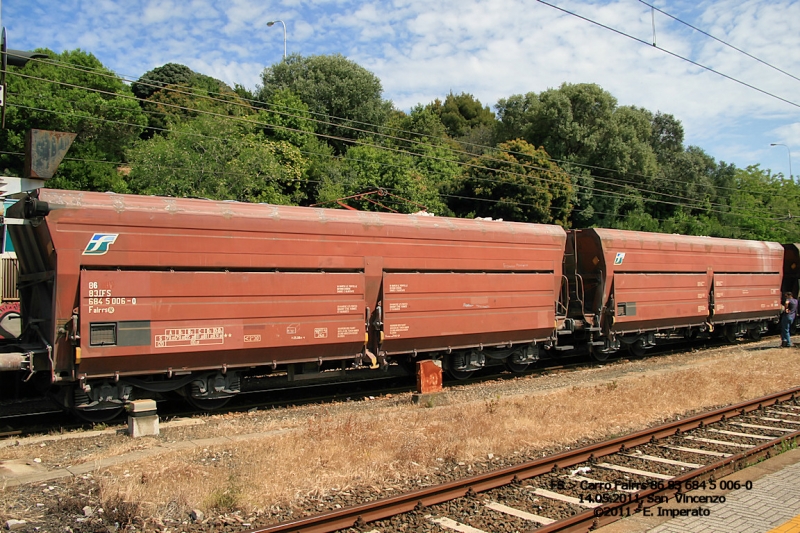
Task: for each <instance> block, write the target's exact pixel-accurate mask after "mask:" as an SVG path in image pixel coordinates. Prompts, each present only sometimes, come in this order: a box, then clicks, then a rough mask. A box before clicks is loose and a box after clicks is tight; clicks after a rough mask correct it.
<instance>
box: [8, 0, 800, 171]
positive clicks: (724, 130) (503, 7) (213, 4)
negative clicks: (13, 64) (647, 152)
mask: <svg viewBox="0 0 800 533" xmlns="http://www.w3.org/2000/svg"><path fill="white" fill-rule="evenodd" d="M0 2H2V3H1V4H0V8H1V9H2V24H3V25H4V26H5V27H6V28H7V30H8V36H9V46H10V47H11V48H16V49H33V48H36V47H47V48H50V49H52V50H55V51H57V52H61V51H63V50H72V49H75V48H81V49H83V50H86V51H89V52H92V53H93V54H95V55H96V56H97V57H98V58H99V59H100V60H101V61H102V62H103V64H104V65H105V66H107V67H108V68H110V69H112V70H113V71H115V72H116V73H117V74H119V75H122V76H126V77H130V78H137V77H139V76H140V75H142V74H143V73H145V72H146V71H148V70H150V69H152V68H154V67H157V66H160V65H163V64H164V63H169V62H175V63H182V64H184V65H187V66H189V67H190V68H192V69H194V70H195V71H197V72H201V73H203V74H207V75H210V76H213V77H216V78H219V79H221V80H223V81H225V82H227V83H229V84H231V85H233V84H234V83H240V84H242V85H244V86H246V87H249V88H254V87H255V86H256V84H258V82H259V79H260V73H261V71H262V70H263V69H264V67H266V66H269V65H271V64H274V63H276V62H278V61H280V60H281V58H282V55H283V28H282V26H281V25H280V24H276V25H275V26H273V27H267V26H266V23H267V22H268V21H270V20H275V19H281V20H283V21H285V23H286V27H287V41H288V42H287V48H288V51H289V53H293V52H297V53H300V54H303V55H311V54H334V53H340V54H342V55H344V56H346V57H348V58H350V59H352V60H353V61H355V62H357V63H359V64H360V65H362V66H363V67H365V68H367V69H369V70H371V71H372V72H374V73H375V74H376V75H377V76H378V77H379V78H380V79H381V82H382V84H383V89H384V97H385V98H387V99H390V100H392V101H393V102H394V104H395V106H396V107H397V108H399V109H403V110H408V109H410V108H411V107H412V106H414V105H415V104H417V103H423V104H425V103H428V102H430V101H432V100H433V99H435V98H441V99H443V98H444V97H445V96H446V95H447V94H448V93H449V92H450V91H452V92H454V93H461V92H467V93H471V94H473V95H474V96H475V97H477V98H478V99H480V100H481V102H483V103H484V104H487V105H490V106H492V107H493V106H494V104H495V103H496V102H497V100H498V99H500V98H504V97H508V96H510V95H513V94H519V93H526V92H529V91H533V92H541V91H543V90H545V89H547V88H550V87H558V86H559V85H561V83H563V82H570V83H582V82H591V83H597V84H599V85H600V86H601V87H603V88H604V89H606V90H607V91H609V92H610V93H611V94H613V95H614V96H615V97H616V98H617V99H618V101H619V103H620V104H621V105H636V106H640V107H644V108H647V109H649V110H651V111H662V112H664V113H671V114H673V115H675V116H676V117H677V118H678V119H679V120H680V121H681V122H682V123H683V125H684V129H685V132H686V143H687V144H695V145H698V146H700V147H702V148H703V149H705V150H706V151H707V152H708V153H709V154H711V155H712V156H713V157H715V158H716V159H717V160H723V161H727V162H729V163H735V164H736V165H737V166H739V167H745V166H748V165H752V164H757V163H758V164H761V166H762V167H764V168H769V169H772V170H773V171H774V172H782V173H784V174H786V175H788V174H789V153H788V152H787V150H786V148H784V147H783V146H776V147H770V143H783V144H785V145H787V147H788V148H789V149H790V150H791V153H792V156H793V159H792V164H793V167H794V168H793V169H792V170H793V171H794V173H795V174H796V175H797V174H800V90H798V89H800V81H798V80H797V79H793V78H792V77H790V76H787V75H785V74H782V73H780V72H778V71H776V70H774V69H772V68H769V67H768V66H765V65H763V64H761V63H759V62H757V61H755V60H753V59H751V58H749V57H747V56H746V55H744V54H742V53H740V52H737V51H735V50H732V49H730V48H728V47H726V46H724V45H723V44H721V43H719V42H718V41H714V40H713V39H710V38H708V37H705V36H703V35H702V34H700V33H698V32H695V31H693V30H691V29H689V28H687V27H686V26H684V25H682V24H680V23H678V22H675V21H674V20H672V19H670V18H668V17H667V16H665V15H663V14H660V13H658V12H657V11H656V12H655V30H656V31H655V35H656V42H657V44H658V46H659V47H662V48H665V49H667V50H670V51H672V52H674V53H675V54H679V55H682V56H685V57H688V58H690V59H692V60H693V61H696V62H698V63H700V64H702V65H705V66H707V67H710V68H713V69H715V70H718V71H720V72H722V73H724V74H726V75H728V76H731V77H733V78H736V79H738V80H741V81H742V82H745V83H748V84H750V85H753V86H755V87H757V88H758V89H761V90H763V91H766V92H769V93H772V94H774V95H776V96H779V97H781V98H784V99H786V100H789V101H790V102H792V103H787V102H783V101H781V100H779V99H777V98H774V97H771V96H768V95H765V94H763V93H761V92H758V91H756V90H754V89H751V88H747V87H744V86H742V85H740V84H738V83H735V82H734V81H731V80H728V79H725V78H723V77H721V76H718V75H716V74H713V73H710V72H708V71H706V70H703V69H701V68H699V67H696V66H693V65H691V64H690V63H687V62H685V61H682V60H680V59H677V58H675V57H673V56H670V55H669V54H666V53H664V52H663V51H660V50H658V49H656V48H654V47H652V46H649V45H646V44H642V43H639V42H635V41H633V40H630V39H628V38H626V37H623V36H621V35H618V34H616V33H614V32H612V31H609V30H607V29H603V28H600V27H598V26H595V25H592V24H590V23H588V22H586V21H584V20H581V19H579V18H577V17H574V16H571V15H568V14H565V13H563V12H561V11H558V10H556V9H553V8H552V7H549V6H547V5H544V4H542V3H539V2H536V1H535V0H488V1H472V0H439V1H438V2H430V1H427V0H394V1H383V2H357V1H349V0H317V1H305V0H289V1H283V2H279V1H270V0H227V1H223V0H58V1H56V0H0ZM548 2H549V3H553V4H556V5H558V6H559V7H562V8H564V9H567V10H570V11H573V12H575V13H577V14H580V15H581V16H584V17H586V18H589V19H592V20H595V21H598V22H601V23H603V24H605V25H607V26H610V27H613V28H615V29H617V30H620V31H622V32H625V33H628V34H631V35H633V36H635V37H636V38H639V39H642V40H644V41H646V42H648V43H650V42H652V39H653V18H652V16H653V15H652V13H651V9H650V8H649V7H648V6H647V5H645V4H644V3H642V2H640V1H639V0H598V1H588V0H583V1H575V0H548ZM649 3H652V4H654V5H655V6H656V7H658V8H659V9H661V10H663V11H666V12H667V13H669V14H671V15H673V16H675V17H677V18H680V19H681V20H683V21H685V22H688V23H690V24H692V25H694V26H696V27H698V28H700V29H702V30H704V31H706V32H708V33H710V34H712V35H714V36H716V37H718V38H720V39H722V40H724V41H726V42H727V43H730V44H732V45H734V46H736V47H738V48H740V49H742V50H744V51H746V52H748V53H749V54H752V55H754V56H756V57H758V58H760V59H762V60H764V61H766V62H767V63H770V64H771V65H774V66H776V67H779V68H780V69H782V70H784V71H786V72H788V73H790V74H792V75H794V76H797V77H798V78H800V53H799V52H798V51H800V31H798V30H800V28H799V27H798V26H800V2H797V1H780V0H778V1H774V0H710V1H699V2H696V1H687V0H674V1H673V0H670V1H658V0H653V1H650V2H649ZM793 104H795V105H793Z"/></svg>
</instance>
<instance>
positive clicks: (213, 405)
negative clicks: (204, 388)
mask: <svg viewBox="0 0 800 533" xmlns="http://www.w3.org/2000/svg"><path fill="white" fill-rule="evenodd" d="M185 398H186V402H187V403H188V404H189V405H191V406H192V407H194V408H195V409H198V410H200V411H217V410H218V409H222V408H223V407H225V406H226V405H228V402H229V401H231V399H232V398H233V396H227V397H225V398H195V397H194V396H192V395H191V394H187V395H186V396H185Z"/></svg>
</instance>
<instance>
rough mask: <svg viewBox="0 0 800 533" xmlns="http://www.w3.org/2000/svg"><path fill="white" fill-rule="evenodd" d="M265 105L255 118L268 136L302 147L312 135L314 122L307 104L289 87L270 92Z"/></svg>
mask: <svg viewBox="0 0 800 533" xmlns="http://www.w3.org/2000/svg"><path fill="white" fill-rule="evenodd" d="M266 104H267V105H266V107H265V108H264V109H262V110H260V111H259V113H258V117H257V120H258V122H260V123H262V124H265V126H266V127H265V133H266V135H267V136H268V137H270V138H272V139H275V140H279V141H287V142H290V143H292V144H293V145H295V146H297V147H303V146H305V145H306V144H308V143H309V142H310V140H311V138H313V137H314V131H315V128H316V124H315V122H314V120H313V119H312V118H311V114H310V113H309V112H308V106H307V105H306V104H305V102H303V101H302V100H301V99H300V97H298V96H297V95H296V94H294V93H293V92H292V91H290V90H289V89H279V90H277V91H275V92H274V93H272V95H271V96H270V99H269V101H267V102H266Z"/></svg>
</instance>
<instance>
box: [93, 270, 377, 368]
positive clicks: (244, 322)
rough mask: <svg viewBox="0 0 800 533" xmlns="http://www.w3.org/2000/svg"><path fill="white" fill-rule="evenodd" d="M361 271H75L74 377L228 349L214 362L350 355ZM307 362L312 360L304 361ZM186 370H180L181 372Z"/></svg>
mask: <svg viewBox="0 0 800 533" xmlns="http://www.w3.org/2000/svg"><path fill="white" fill-rule="evenodd" d="M363 288H364V280H363V275H362V274H349V273H321V272H297V273H286V272H135V271H84V272H83V273H82V275H81V308H80V310H81V315H80V318H81V328H82V334H81V345H82V353H83V361H82V363H81V367H80V371H81V372H82V373H83V372H88V373H92V372H103V371H107V369H108V368H110V367H109V365H108V361H107V360H108V359H111V360H113V361H114V363H113V368H114V370H115V371H119V372H121V373H135V372H137V371H141V370H144V369H145V368H142V367H141V364H140V363H139V361H140V360H144V361H146V363H145V364H146V365H147V368H146V369H147V370H153V369H152V368H151V366H152V365H153V357H152V356H160V357H161V358H162V359H163V361H164V363H163V368H162V370H166V368H168V367H171V366H173V365H172V364H170V361H172V360H174V359H175V358H176V357H178V358H179V359H183V357H181V356H182V355H183V356H187V355H188V354H197V355H196V357H195V358H194V359H193V360H194V361H196V364H197V367H203V366H208V361H207V358H206V357H204V356H203V353H204V352H205V353H214V352H228V353H227V354H226V355H225V356H224V360H219V361H216V363H215V364H216V365H217V366H219V365H222V364H226V365H228V366H242V365H247V364H254V363H258V362H262V363H263V362H264V361H272V360H276V361H278V362H281V361H283V360H284V359H285V358H286V357H287V355H286V353H287V352H286V350H287V349H291V348H296V347H310V348H313V349H314V356H331V355H337V356H340V355H341V354H351V355H354V354H356V353H358V352H359V351H360V350H361V348H362V347H363V345H364V313H365V306H364V290H363ZM309 358H312V357H311V356H310V355H309ZM191 368H192V367H191V366H189V367H188V369H191Z"/></svg>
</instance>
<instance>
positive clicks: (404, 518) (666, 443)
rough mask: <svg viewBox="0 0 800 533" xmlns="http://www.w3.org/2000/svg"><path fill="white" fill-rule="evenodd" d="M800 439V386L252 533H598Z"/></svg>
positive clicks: (707, 484)
mask: <svg viewBox="0 0 800 533" xmlns="http://www.w3.org/2000/svg"><path fill="white" fill-rule="evenodd" d="M798 436H800V387H798V388H794V389H791V390H787V391H784V392H781V393H777V394H772V395H769V396H766V397H763V398H758V399H756V400H753V401H748V402H744V403H740V404H737V405H732V406H729V407H725V408H722V409H718V410H715V411H711V412H708V413H703V414H699V415H696V416H692V417H689V418H686V419H683V420H677V421H674V422H670V423H668V424H664V425H661V426H658V427H655V428H652V429H647V430H644V431H640V432H637V433H633V434H631V435H626V436H623V437H618V438H615V439H612V440H609V441H605V442H601V443H597V444H593V445H590V446H586V447H584V448H580V449H577V450H572V451H568V452H564V453H560V454H557V455H554V456H550V457H545V458H542V459H539V460H535V461H531V462H527V463H524V464H520V465H516V466H512V467H506V468H502V469H500V470H496V471H493V472H489V473H485V474H481V475H477V476H472V477H468V478H464V479H461V480H456V481H451V482H448V483H444V484H441V485H435V486H431V487H426V488H422V489H419V490H415V491H413V492H409V493H406V494H401V495H398V496H394V497H390V498H385V499H381V500H376V501H371V502H368V503H364V504H361V505H357V506H354V507H349V508H343V509H338V510H335V511H329V512H326V513H323V514H319V515H315V516H309V517H307V518H302V519H298V520H293V521H289V522H285V523H282V524H277V525H274V526H270V527H266V528H260V529H255V530H252V533H282V532H287V533H288V532H298V533H312V532H313V533H326V532H333V531H338V530H349V528H356V529H352V531H375V532H377V533H383V532H390V531H399V530H408V531H412V530H422V529H424V530H429V531H436V530H437V529H438V530H440V531H460V532H463V533H481V532H485V531H506V530H518V531H529V530H535V531H537V532H541V533H545V532H555V531H589V530H591V529H594V528H597V527H599V526H602V525H605V524H608V523H610V522H613V521H615V520H617V519H619V518H621V517H624V516H631V515H634V514H635V513H638V512H645V511H644V510H645V509H649V508H650V507H653V506H660V505H663V504H665V503H666V502H669V501H672V500H673V499H676V498H682V499H684V500H687V501H692V500H691V497H689V496H686V493H687V492H689V491H691V490H694V489H698V488H705V487H706V486H712V485H713V486H716V485H717V483H719V479H720V478H721V477H723V476H725V475H727V474H729V473H731V472H733V471H735V470H737V469H739V468H741V467H742V466H743V465H745V464H746V463H748V462H754V461H757V460H758V459H759V458H763V457H768V456H770V455H771V454H773V453H775V452H776V447H778V448H779V447H791V446H794V445H795V443H796V438H797V437H798ZM731 488H734V487H731ZM735 488H738V487H735ZM744 488H747V487H746V486H745V487H744ZM676 495H681V496H676ZM701 509H702V508H701ZM508 528H511V529H508Z"/></svg>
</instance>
